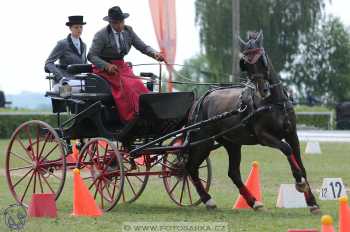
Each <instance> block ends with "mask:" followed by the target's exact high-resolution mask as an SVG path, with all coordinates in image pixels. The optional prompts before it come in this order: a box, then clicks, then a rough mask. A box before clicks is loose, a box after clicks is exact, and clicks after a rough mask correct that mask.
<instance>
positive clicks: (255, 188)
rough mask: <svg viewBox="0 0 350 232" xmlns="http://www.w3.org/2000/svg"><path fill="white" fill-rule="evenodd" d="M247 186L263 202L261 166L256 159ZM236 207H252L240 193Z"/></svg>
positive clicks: (234, 206)
mask: <svg viewBox="0 0 350 232" xmlns="http://www.w3.org/2000/svg"><path fill="white" fill-rule="evenodd" d="M245 186H246V187H247V189H248V190H249V191H250V193H251V194H252V195H253V196H254V197H255V198H256V200H257V201H260V202H262V193H261V185H260V168H259V162H258V161H254V162H253V164H252V169H251V170H250V173H249V176H248V179H247V180H246V182H245ZM233 208H234V209H250V208H251V207H250V206H249V205H248V204H247V202H246V200H245V199H244V198H243V196H242V195H239V197H238V198H237V200H236V202H235V204H234V205H233Z"/></svg>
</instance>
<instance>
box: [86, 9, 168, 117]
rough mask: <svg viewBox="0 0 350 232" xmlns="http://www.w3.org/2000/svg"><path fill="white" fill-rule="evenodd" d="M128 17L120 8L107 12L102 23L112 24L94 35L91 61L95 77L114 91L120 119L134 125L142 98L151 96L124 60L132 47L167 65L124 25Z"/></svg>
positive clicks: (89, 54) (160, 56) (90, 52)
mask: <svg viewBox="0 0 350 232" xmlns="http://www.w3.org/2000/svg"><path fill="white" fill-rule="evenodd" d="M127 17H129V14H128V13H123V12H122V10H121V9H120V7H118V6H115V7H112V8H110V9H109V10H108V16H106V17H104V18H103V20H105V21H107V22H109V24H108V25H107V26H106V27H104V28H102V29H101V30H100V31H98V32H97V33H96V34H95V37H94V39H93V41H92V45H91V48H90V50H89V53H88V59H89V61H90V62H91V63H93V64H94V69H93V70H94V73H95V74H97V75H99V76H102V77H103V78H104V79H106V80H107V81H108V82H109V84H110V85H111V88H112V95H113V98H114V101H115V104H116V105H117V107H118V111H119V116H120V119H121V120H122V121H123V122H128V121H131V120H132V119H133V118H134V117H135V113H137V112H138V109H139V106H138V104H139V96H140V95H141V94H143V93H147V92H149V90H148V89H147V88H146V87H145V86H144V84H143V82H142V81H141V80H140V79H138V78H137V77H136V76H135V75H134V74H133V72H132V70H131V68H130V67H128V65H127V63H125V62H124V60H123V58H124V56H125V55H127V54H128V53H129V51H130V48H131V46H134V47H135V48H136V49H137V50H139V51H140V52H142V53H143V54H146V55H148V56H150V57H152V58H154V59H156V60H158V61H164V58H163V56H162V55H161V54H160V53H159V52H157V51H155V50H154V49H153V48H151V47H150V46H148V45H146V44H145V43H144V42H143V41H142V40H141V39H140V38H139V37H138V36H137V35H136V33H135V32H134V31H133V29H132V28H131V27H130V26H127V25H125V24H124V19H126V18H127Z"/></svg>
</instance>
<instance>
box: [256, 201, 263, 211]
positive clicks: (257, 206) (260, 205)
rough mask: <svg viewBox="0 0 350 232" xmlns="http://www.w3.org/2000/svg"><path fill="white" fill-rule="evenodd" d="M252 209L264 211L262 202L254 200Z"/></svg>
mask: <svg viewBox="0 0 350 232" xmlns="http://www.w3.org/2000/svg"><path fill="white" fill-rule="evenodd" d="M253 209H254V210H255V211H266V209H265V207H264V204H263V203H261V202H260V201H255V202H254V205H253Z"/></svg>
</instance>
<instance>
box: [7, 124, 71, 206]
mask: <svg viewBox="0 0 350 232" xmlns="http://www.w3.org/2000/svg"><path fill="white" fill-rule="evenodd" d="M64 151H65V149H64V145H63V143H62V141H61V139H60V138H59V137H58V135H57V133H56V131H55V130H54V129H53V128H52V127H51V126H49V125H48V124H47V123H45V122H42V121H37V120H33V121H28V122H25V123H23V124H22V125H20V126H19V127H18V128H17V129H16V130H15V131H14V132H13V134H12V136H11V138H10V143H9V145H8V147H7V151H6V178H7V183H8V186H9V188H10V192H11V194H12V195H13V197H14V198H15V199H16V201H17V202H18V203H20V204H22V205H24V206H28V203H29V201H30V199H31V195H32V194H34V193H54V194H55V195H56V200H57V199H58V197H59V195H60V194H61V192H62V189H63V186H64V182H65V178H66V160H65V152H64Z"/></svg>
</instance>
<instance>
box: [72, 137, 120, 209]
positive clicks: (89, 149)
mask: <svg viewBox="0 0 350 232" xmlns="http://www.w3.org/2000/svg"><path fill="white" fill-rule="evenodd" d="M122 159H123V158H122V157H121V154H120V153H119V151H118V149H117V146H116V145H115V144H114V143H113V142H111V141H109V140H108V139H105V138H94V139H91V140H89V141H88V142H87V143H86V144H85V145H84V147H83V148H82V149H81V151H80V155H79V160H78V167H79V168H80V169H81V172H80V173H81V176H82V178H83V180H84V182H85V184H86V186H87V187H88V188H89V190H90V192H91V194H92V196H93V197H94V199H95V200H96V202H97V203H98V204H99V206H100V208H101V209H102V210H103V211H109V210H111V209H113V207H114V206H115V205H116V204H117V203H118V201H119V199H120V197H121V195H122V191H123V186H124V179H125V178H124V168H123V163H122Z"/></svg>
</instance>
